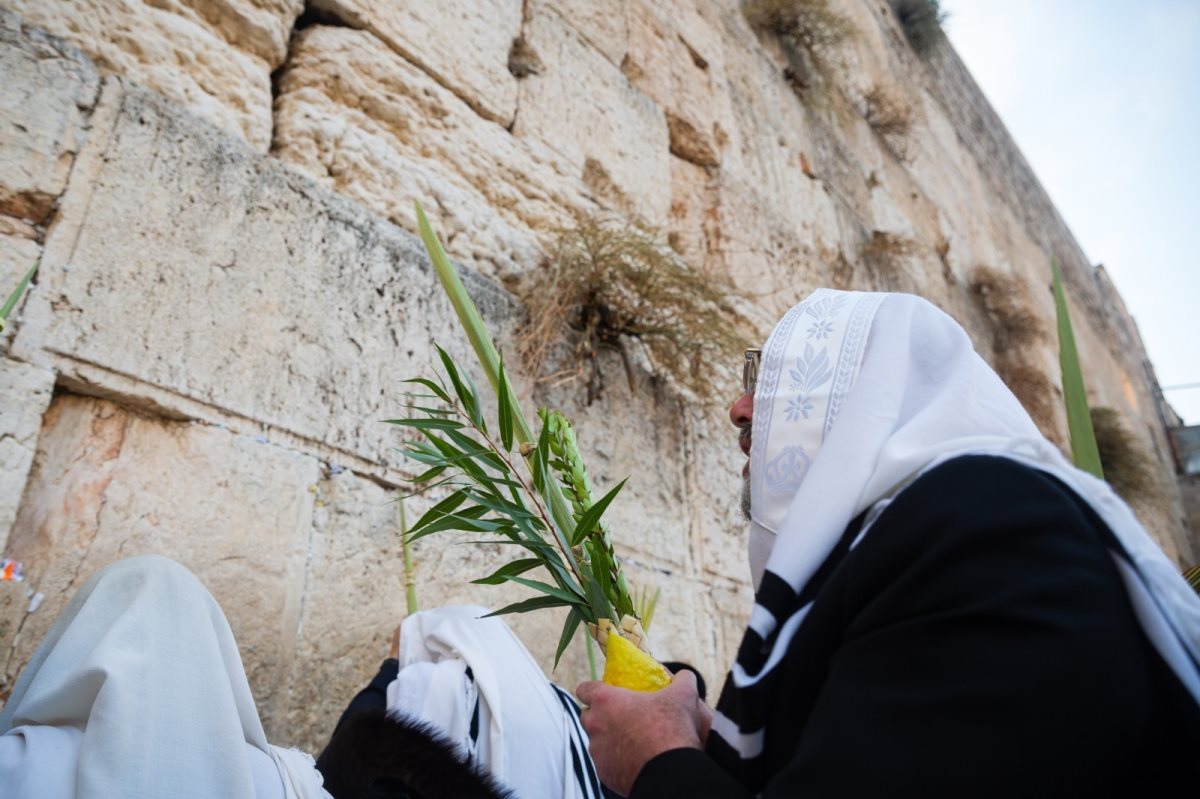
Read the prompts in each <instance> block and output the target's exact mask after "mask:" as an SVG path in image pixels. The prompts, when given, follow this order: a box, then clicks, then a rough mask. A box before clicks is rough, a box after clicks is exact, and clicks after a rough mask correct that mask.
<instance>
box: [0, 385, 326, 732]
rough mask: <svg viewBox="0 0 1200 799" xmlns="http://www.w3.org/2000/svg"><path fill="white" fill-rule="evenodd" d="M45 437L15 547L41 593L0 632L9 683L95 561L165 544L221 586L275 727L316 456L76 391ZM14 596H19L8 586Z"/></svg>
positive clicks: (57, 408) (61, 403) (55, 411)
mask: <svg viewBox="0 0 1200 799" xmlns="http://www.w3.org/2000/svg"><path fill="white" fill-rule="evenodd" d="M37 450H38V451H37V457H36V460H35V464H34V468H33V472H32V473H31V475H30V478H29V485H28V487H27V488H26V491H25V499H24V501H23V503H22V505H21V509H20V512H19V514H18V517H17V522H16V524H15V525H14V526H13V530H12V534H11V535H10V536H9V541H8V549H7V553H8V556H9V557H13V558H17V559H18V560H21V561H23V562H24V564H25V569H26V574H27V576H28V582H27V587H28V588H29V589H30V590H34V591H38V592H41V593H42V594H43V595H44V597H45V600H44V602H43V604H42V606H41V608H39V609H38V610H37V612H36V613H32V614H28V615H26V616H25V617H24V620H23V623H22V624H21V625H20V628H19V630H16V631H14V632H13V634H12V635H10V636H8V637H6V638H5V639H4V640H2V641H0V653H2V655H0V657H3V659H4V662H5V667H4V669H3V675H4V678H5V679H6V680H7V681H8V685H11V681H12V680H13V679H14V678H15V677H16V675H17V673H18V671H19V670H20V668H21V666H23V665H24V663H25V662H26V661H27V660H28V659H29V657H30V655H31V654H32V652H33V650H34V649H35V648H36V647H37V644H38V643H39V641H40V640H41V638H42V636H43V635H44V634H45V631H46V630H47V629H48V628H49V626H50V624H51V622H52V621H53V620H54V617H55V615H56V614H57V613H58V612H59V610H61V609H62V607H63V606H64V605H65V604H66V602H67V601H68V600H69V599H70V597H71V595H72V593H73V592H74V590H75V589H77V588H79V586H80V585H82V583H83V581H84V580H86V578H87V577H88V576H89V575H90V574H91V573H92V572H94V571H95V570H96V569H99V568H100V567H102V566H104V565H106V564H108V563H111V562H113V561H115V560H118V559H120V558H123V557H128V556H131V555H138V554H144V553H152V552H153V553H160V554H165V555H168V556H170V557H172V558H174V559H175V560H178V561H179V562H180V563H182V564H183V565H185V566H187V567H188V568H189V569H191V570H192V571H193V572H194V573H195V574H196V575H197V576H198V577H199V578H200V579H201V581H202V582H204V584H205V585H206V586H207V587H208V588H209V590H210V591H212V593H213V595H214V596H215V597H216V598H217V601H218V602H219V603H220V604H221V607H222V608H223V609H224V610H225V613H226V615H227V616H228V618H229V622H230V625H231V626H232V627H233V631H234V635H235V636H236V638H237V641H238V646H239V648H240V650H241V653H242V660H243V662H244V664H245V666H246V672H247V675H248V676H249V678H250V683H251V686H252V688H253V690H254V696H255V698H256V699H257V701H258V704H259V709H260V712H261V714H262V716H263V721H264V724H265V726H266V728H267V730H268V734H270V735H275V734H276V733H277V732H279V731H281V730H282V724H283V714H284V712H285V711H286V703H287V682H286V676H287V671H288V665H289V664H288V662H287V660H286V658H284V657H282V654H283V653H286V652H290V651H292V649H293V648H294V640H295V635H296V629H297V623H298V621H299V614H300V603H301V591H302V589H303V586H304V568H305V559H306V553H307V545H308V538H309V531H310V529H311V525H312V522H311V518H312V511H313V505H314V495H313V494H312V493H310V492H309V491H308V487H309V486H310V485H312V484H314V483H315V482H316V480H317V478H318V476H319V469H318V463H317V461H316V460H315V459H313V458H310V457H306V456H302V455H299V454H297V453H294V452H289V451H287V450H284V449H281V448H279V447H274V446H271V445H269V444H264V443H261V442H259V441H257V440H256V439H255V438H254V437H252V436H247V435H236V434H233V433H231V432H229V431H226V430H221V429H219V428H214V427H210V426H206V425H197V424H187V423H179V422H165V421H162V420H156V419H149V418H145V417H141V416H138V415H135V414H132V413H130V412H129V411H127V410H125V409H123V408H121V407H119V406H117V405H114V404H112V403H110V402H105V401H102V400H93V399H86V398H81V397H72V396H62V397H59V398H57V399H56V400H55V401H54V402H53V403H52V404H51V406H50V410H49V412H48V413H47V415H46V421H45V427H44V429H43V430H42V433H41V436H40V438H39V440H38V447H37ZM147 464H155V466H154V467H153V468H147V467H146V465H147ZM14 600H15V601H24V600H23V598H22V597H21V596H20V595H19V594H18V595H16V596H14V595H12V594H4V595H2V596H0V601H8V602H11V601H14ZM6 613H7V611H6Z"/></svg>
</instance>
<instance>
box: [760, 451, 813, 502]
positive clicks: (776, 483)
mask: <svg viewBox="0 0 1200 799" xmlns="http://www.w3.org/2000/svg"><path fill="white" fill-rule="evenodd" d="M811 464H812V458H810V457H808V453H807V452H805V451H804V447H785V448H784V450H783V451H782V452H780V453H779V454H778V455H777V456H775V458H774V459H773V460H772V461H771V462H770V463H768V464H767V474H766V484H767V491H769V492H770V493H772V494H784V495H786V494H794V493H796V491H797V490H798V489H799V488H800V484H801V483H802V482H804V475H805V474H807V473H808V467H809V465H811Z"/></svg>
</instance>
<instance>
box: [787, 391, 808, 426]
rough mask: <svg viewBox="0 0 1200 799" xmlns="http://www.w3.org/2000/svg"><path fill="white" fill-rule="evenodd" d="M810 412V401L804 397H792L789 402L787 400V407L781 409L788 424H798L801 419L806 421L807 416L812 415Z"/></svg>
mask: <svg viewBox="0 0 1200 799" xmlns="http://www.w3.org/2000/svg"><path fill="white" fill-rule="evenodd" d="M812 410H813V404H812V399H811V398H809V397H807V396H804V397H792V398H791V399H790V400H788V404H787V407H785V408H784V409H783V412H784V414H785V415H786V416H787V420H788V421H789V422H798V421H800V420H801V419H807V418H808V417H809V414H811V413H812Z"/></svg>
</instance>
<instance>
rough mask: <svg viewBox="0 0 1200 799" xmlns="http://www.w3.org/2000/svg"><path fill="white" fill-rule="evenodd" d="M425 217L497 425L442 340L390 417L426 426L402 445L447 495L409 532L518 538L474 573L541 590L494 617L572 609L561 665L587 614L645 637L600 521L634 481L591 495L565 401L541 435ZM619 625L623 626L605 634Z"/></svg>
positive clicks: (429, 485) (425, 479) (597, 622)
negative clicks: (433, 361) (401, 412)
mask: <svg viewBox="0 0 1200 799" xmlns="http://www.w3.org/2000/svg"><path fill="white" fill-rule="evenodd" d="M417 220H418V226H419V228H420V231H421V236H422V239H423V240H424V242H425V245H426V248H427V249H428V250H429V254H430V258H431V259H432V261H433V264H434V268H435V270H436V272H437V274H438V277H439V279H440V280H441V282H442V286H443V288H445V290H446V292H447V294H448V295H449V296H450V300H451V304H452V305H453V306H454V308H455V311H456V313H457V314H458V317H459V321H460V322H461V323H462V325H463V328H464V329H465V331H466V333H467V337H468V339H469V340H470V341H471V343H472V346H473V347H474V349H475V351H476V354H477V355H478V356H479V362H480V365H481V366H482V367H483V370H484V372H485V374H487V376H488V379H489V381H490V382H491V383H492V388H493V389H494V391H495V394H496V405H495V415H494V417H493V418H494V419H495V422H494V424H493V423H490V422H489V419H488V418H487V417H489V416H491V414H489V413H488V410H489V409H488V408H485V405H484V402H483V399H482V397H481V395H480V393H479V390H478V388H477V387H476V385H475V383H474V381H473V380H472V379H471V377H470V375H469V374H468V373H467V372H466V370H464V369H462V368H461V367H460V366H459V365H458V364H457V363H456V362H455V361H454V359H453V358H451V356H450V355H449V354H448V353H447V352H446V351H445V350H443V349H442V348H441V347H438V348H437V352H438V356H439V359H440V362H441V367H442V368H441V370H440V373H438V374H435V375H434V376H433V377H432V378H430V377H417V378H413V379H412V380H410V381H408V382H409V383H411V384H412V385H414V386H415V387H416V390H415V391H414V393H413V394H412V395H410V398H409V402H408V404H407V406H406V410H407V415H406V416H404V417H403V418H398V419H392V420H389V423H391V424H396V425H400V426H402V427H405V428H407V429H409V430H412V431H415V432H416V433H417V434H418V436H419V439H418V440H415V441H408V442H406V445H405V446H404V448H403V452H404V453H405V454H406V455H407V456H408V457H409V458H411V459H412V460H414V461H416V462H417V463H419V464H422V466H423V468H424V471H422V472H421V473H420V474H418V475H417V476H416V477H415V478H413V482H414V483H416V484H417V486H418V487H419V491H422V492H423V491H427V490H430V489H438V490H440V491H449V494H448V495H447V496H446V497H445V498H444V499H442V500H441V501H440V502H437V503H436V504H435V505H434V506H433V507H431V508H430V509H429V510H428V511H426V512H425V514H424V515H422V516H421V518H420V519H418V520H417V522H416V523H415V524H414V525H413V526H412V527H411V528H410V529H408V530H407V535H406V541H407V542H410V543H411V542H413V541H417V540H419V539H421V538H423V537H424V536H427V535H431V534H433V533H437V532H440V531H445V530H461V531H466V532H469V533H475V534H478V535H481V536H484V537H487V538H488V539H489V540H490V541H493V542H498V543H501V544H507V545H511V546H513V547H514V550H513V551H515V552H517V553H518V554H519V557H517V558H516V559H514V560H511V561H509V562H508V563H505V564H504V565H503V566H501V567H500V568H498V569H497V570H496V571H495V572H493V573H492V574H491V575H488V576H486V577H482V578H480V579H478V580H475V581H474V582H476V583H479V584H484V585H499V584H501V583H505V582H512V583H516V584H518V585H522V586H525V587H526V588H529V589H532V590H533V591H534V592H535V594H534V596H533V597H531V598H529V599H525V600H522V601H520V602H516V603H513V604H511V605H508V606H506V607H503V608H501V609H499V610H497V611H495V613H493V614H492V615H500V614H505V613H524V612H529V611H533V610H541V609H547V608H565V609H566V611H567V616H566V619H565V622H564V624H563V628H562V633H561V635H560V637H559V643H558V648H557V650H556V652H555V663H556V664H557V662H558V660H559V658H561V657H562V654H563V652H564V651H565V650H566V648H567V645H568V644H569V643H570V642H571V640H572V638H573V637H574V635H575V633H576V631H578V629H579V627H580V625H581V624H586V625H587V627H588V629H589V630H592V631H593V634H598V633H599V632H600V631H604V633H605V635H606V637H607V640H608V641H610V642H611V641H612V639H614V638H620V637H622V636H625V635H627V634H628V635H629V636H630V637H631V638H634V639H636V641H637V645H642V644H643V642H644V634H643V633H642V627H641V624H640V622H639V621H638V616H637V609H636V608H635V606H634V602H633V598H632V596H631V595H630V592H629V588H628V585H627V583H626V581H625V577H624V575H623V574H622V572H621V564H620V561H619V560H618V559H617V556H616V553H615V551H614V549H613V544H612V536H611V533H610V532H609V531H608V528H607V525H605V524H603V522H602V521H601V517H602V515H603V514H604V512H605V510H606V509H607V508H608V506H609V504H610V503H611V502H612V501H613V499H614V498H615V497H616V495H617V493H618V492H619V491H620V490H621V487H622V486H623V485H624V481H622V482H621V483H619V484H618V485H617V486H616V487H614V488H613V489H612V490H610V491H609V492H608V493H607V494H605V495H604V496H603V497H601V498H600V499H598V500H594V499H593V496H592V484H591V479H590V478H589V477H588V474H587V471H586V470H585V468H584V465H583V458H582V456H581V454H580V452H579V448H578V443H577V441H576V439H575V434H574V430H573V429H572V428H571V425H570V422H569V421H568V420H567V419H566V417H564V416H563V415H562V414H560V413H558V412H556V411H551V410H547V409H544V408H543V409H540V410H539V412H538V419H539V420H540V421H541V427H540V429H539V430H538V432H537V434H536V438H535V437H534V432H533V429H532V428H531V427H530V425H529V423H528V421H527V420H526V419H525V417H524V414H523V413H522V412H521V409H520V406H519V405H518V404H517V401H516V395H515V392H514V391H513V389H512V387H511V384H510V383H509V380H508V375H507V373H506V371H505V368H504V363H503V361H502V360H501V359H500V357H499V354H498V352H497V351H496V348H495V345H494V344H493V342H492V339H491V336H490V335H489V334H488V332H487V329H486V327H484V325H483V321H482V319H481V317H480V316H479V311H478V309H477V308H476V307H475V304H474V303H473V302H472V301H471V298H470V297H469V296H468V295H467V293H466V290H465V288H464V287H463V285H462V282H461V280H460V279H459V278H458V275H457V273H456V272H455V271H454V267H453V265H452V264H451V263H450V260H449V258H447V257H446V253H445V251H444V250H443V249H442V246H441V243H440V242H439V241H438V239H437V236H436V235H435V234H434V233H433V229H432V228H431V227H430V225H429V222H428V220H426V219H425V215H424V213H423V212H422V211H421V208H420V206H418V207H417ZM531 575H532V576H531ZM534 576H536V577H539V578H541V579H534V578H533V577H534ZM610 629H616V630H617V631H618V633H619V634H618V635H611V636H609V635H607V631H608V630H610ZM634 646H635V647H636V645H634ZM619 665H620V664H618V666H619ZM635 671H636V670H635ZM630 674H632V675H634V676H636V674H635V672H630Z"/></svg>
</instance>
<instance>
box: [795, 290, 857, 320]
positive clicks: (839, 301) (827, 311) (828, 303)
mask: <svg viewBox="0 0 1200 799" xmlns="http://www.w3.org/2000/svg"><path fill="white" fill-rule="evenodd" d="M849 301H850V297H849V295H847V294H841V293H838V294H835V295H833V296H832V297H825V298H824V299H820V300H817V301H816V302H814V303H812V304H811V305H809V306H808V307H806V308H805V309H804V312H805V313H806V314H808V315H809V316H811V317H812V318H813V319H817V320H821V319H828V318H829V317H830V316H833V315H834V314H835V313H837V312H838V311H840V310H841V309H842V306H843V305H845V304H846V303H847V302H849Z"/></svg>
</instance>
